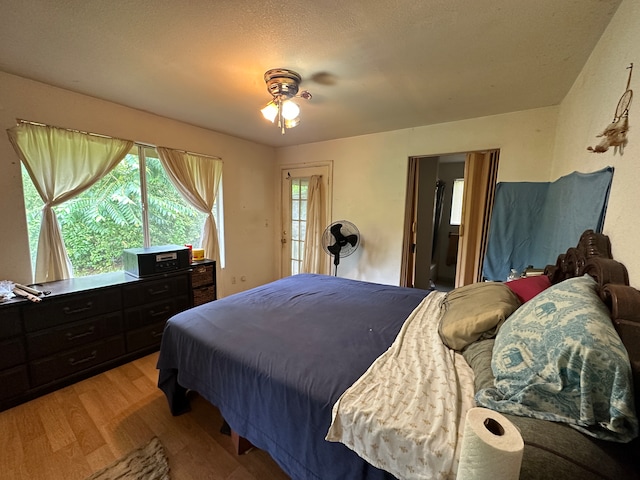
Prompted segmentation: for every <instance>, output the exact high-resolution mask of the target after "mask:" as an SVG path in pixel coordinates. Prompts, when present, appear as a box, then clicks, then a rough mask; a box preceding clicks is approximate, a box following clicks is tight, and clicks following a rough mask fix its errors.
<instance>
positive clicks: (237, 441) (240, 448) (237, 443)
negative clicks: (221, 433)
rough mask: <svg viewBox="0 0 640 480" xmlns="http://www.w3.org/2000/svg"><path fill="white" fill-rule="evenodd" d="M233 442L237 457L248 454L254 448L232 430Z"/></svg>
mask: <svg viewBox="0 0 640 480" xmlns="http://www.w3.org/2000/svg"><path fill="white" fill-rule="evenodd" d="M231 442H232V443H233V448H234V449H235V452H236V455H242V454H243V453H247V452H248V451H249V450H251V449H252V448H253V444H252V443H251V442H250V441H249V440H247V439H246V438H244V437H241V436H240V435H238V434H237V433H236V432H235V430H231Z"/></svg>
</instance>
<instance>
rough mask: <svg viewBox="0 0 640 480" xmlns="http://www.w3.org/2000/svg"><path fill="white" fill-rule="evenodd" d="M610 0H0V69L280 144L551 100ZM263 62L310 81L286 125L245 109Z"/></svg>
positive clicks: (574, 68)
mask: <svg viewBox="0 0 640 480" xmlns="http://www.w3.org/2000/svg"><path fill="white" fill-rule="evenodd" d="M619 3H620V0H535V1H532V0H340V1H337V0H335V1H334V0H299V1H283V0H279V1H274V0H170V1H169V0H137V1H132V0H111V1H98V0H20V1H15V0H0V46H1V48H0V70H2V71H5V72H8V73H12V74H16V75H20V76H22V77H26V78H31V79H34V80H38V81H41V82H45V83H48V84H51V85H55V86H59V87H62V88H66V89H69V90H73V91H76V92H80V93H84V94H87V95H91V96H94V97H97V98H101V99H105V100H109V101H112V102H116V103H119V104H122V105H127V106H130V107H133V108H137V109H140V110H144V111H147V112H152V113H155V114H158V115H162V116H166V117H170V118H174V119H176V120H180V121H183V122H187V123H190V124H193V125H198V126H201V127H205V128H209V129H212V130H216V131H219V132H223V133H226V134H230V135H234V136H237V137H241V138H246V139H249V140H253V141H256V142H259V143H262V144H266V145H273V146H283V145H296V144H301V143H309V142H315V141H322V140H328V139H334V138H341V137H348V136H353V135H361V134H366V133H374V132H381V131H387V130H395V129H401V128H408V127H415V126H421V125H429V124H434V123H443V122H449V121H454V120H461V119H465V118H474V117H480V116H485V115H494V114H499V113H505V112H512V111H518V110H526V109H530V108H536V107H544V106H549V105H556V104H558V103H559V102H560V101H561V100H562V98H563V97H564V96H565V94H566V93H567V92H568V90H569V88H570V87H571V85H572V84H573V82H574V80H575V79H576V77H577V75H578V73H579V72H580V70H581V69H582V66H583V65H584V63H585V62H586V60H587V58H588V56H589V54H590V53H591V50H592V49H593V47H594V46H595V44H596V43H597V41H598V39H599V38H600V35H601V34H602V32H603V31H604V29H605V27H606V26H607V24H608V22H609V20H610V19H611V17H612V16H613V14H614V13H615V10H616V8H617V7H618V5H619ZM271 68H290V69H293V70H296V71H297V72H299V73H300V74H301V75H302V77H303V83H302V88H303V89H307V90H309V91H310V92H311V93H312V94H313V98H312V99H311V100H309V101H305V100H300V104H301V108H302V114H301V118H302V122H301V124H300V125H299V126H298V127H296V128H295V129H292V130H288V131H287V133H286V135H281V134H280V131H279V129H278V128H277V127H275V126H274V125H272V124H270V123H268V122H267V121H266V120H264V119H263V118H262V117H261V115H260V113H259V109H260V108H262V107H263V106H264V105H265V104H266V103H267V101H268V100H269V99H270V96H269V94H268V93H267V90H266V86H265V83H264V80H263V74H264V72H265V71H266V70H268V69H271ZM33 120H38V119H33Z"/></svg>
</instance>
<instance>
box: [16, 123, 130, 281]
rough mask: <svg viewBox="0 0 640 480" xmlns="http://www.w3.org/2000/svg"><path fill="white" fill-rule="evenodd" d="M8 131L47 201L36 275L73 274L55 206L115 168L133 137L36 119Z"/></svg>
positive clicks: (40, 278) (49, 277)
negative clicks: (105, 134)
mask: <svg viewBox="0 0 640 480" xmlns="http://www.w3.org/2000/svg"><path fill="white" fill-rule="evenodd" d="M7 133H8V135H9V141H10V142H11V144H12V145H13V148H14V149H15V151H16V153H17V154H18V157H19V158H20V160H21V161H22V163H23V164H24V166H25V168H26V170H27V172H29V176H30V177H31V181H32V182H33V184H34V186H35V188H36V189H37V191H38V193H39V194H40V197H41V198H42V201H43V202H44V206H43V207H42V223H41V225H40V235H39V238H38V252H37V254H36V270H35V281H36V282H49V281H53V280H62V279H65V278H70V277H72V276H73V269H72V266H71V262H70V261H69V256H68V255H67V250H66V248H65V246H64V242H63V240H62V234H61V233H60V226H59V224H58V219H57V217H56V214H55V212H54V211H53V207H55V206H56V205H60V204H62V203H64V202H65V201H67V200H69V199H70V198H73V197H75V196H76V195H78V194H80V193H82V192H83V191H85V190H86V189H88V188H89V187H91V186H92V185H93V184H94V183H96V182H97V181H98V180H100V179H101V178H102V177H103V176H104V175H106V174H107V173H109V172H110V171H111V170H112V169H113V168H114V167H115V166H116V165H117V164H118V163H119V162H120V160H122V159H123V158H124V157H125V155H126V154H127V152H128V151H129V150H131V147H133V142H132V141H129V140H120V139H116V138H109V137H102V136H97V135H90V134H87V133H82V132H77V131H71V130H66V129H62V128H56V127H50V126H47V125H35V124H30V123H21V124H20V125H18V126H16V127H13V128H10V129H9V130H7Z"/></svg>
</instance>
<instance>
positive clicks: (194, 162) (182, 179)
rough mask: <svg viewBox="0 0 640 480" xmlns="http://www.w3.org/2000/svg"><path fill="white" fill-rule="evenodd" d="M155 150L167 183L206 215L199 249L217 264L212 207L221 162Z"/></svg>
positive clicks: (159, 148) (161, 148)
mask: <svg viewBox="0 0 640 480" xmlns="http://www.w3.org/2000/svg"><path fill="white" fill-rule="evenodd" d="M157 150H158V156H159V157H160V162H161V163H162V166H163V168H164V169H165V171H166V172H167V175H168V176H169V180H171V183H173V185H174V186H175V187H176V189H177V190H178V191H179V192H180V194H181V195H182V196H183V197H184V199H185V200H186V201H187V202H189V203H190V204H191V205H192V206H193V207H194V208H196V209H197V210H199V211H201V212H202V213H206V214H207V219H206V220H205V222H204V227H203V235H202V245H201V247H202V248H203V249H204V256H205V257H206V258H209V259H211V260H215V261H216V263H217V264H218V265H220V258H219V257H220V255H219V249H218V231H217V227H216V221H215V217H214V216H213V205H214V202H215V200H216V196H217V195H218V188H219V187H220V180H221V179H222V160H221V159H219V158H214V157H207V156H204V155H196V154H194V153H189V152H182V151H179V150H173V149H170V148H166V147H158V149H157Z"/></svg>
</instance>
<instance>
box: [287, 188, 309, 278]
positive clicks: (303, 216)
mask: <svg viewBox="0 0 640 480" xmlns="http://www.w3.org/2000/svg"><path fill="white" fill-rule="evenodd" d="M308 190H309V178H292V179H291V275H296V274H298V273H300V271H301V267H302V260H303V259H304V239H305V238H306V236H307V192H308Z"/></svg>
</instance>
